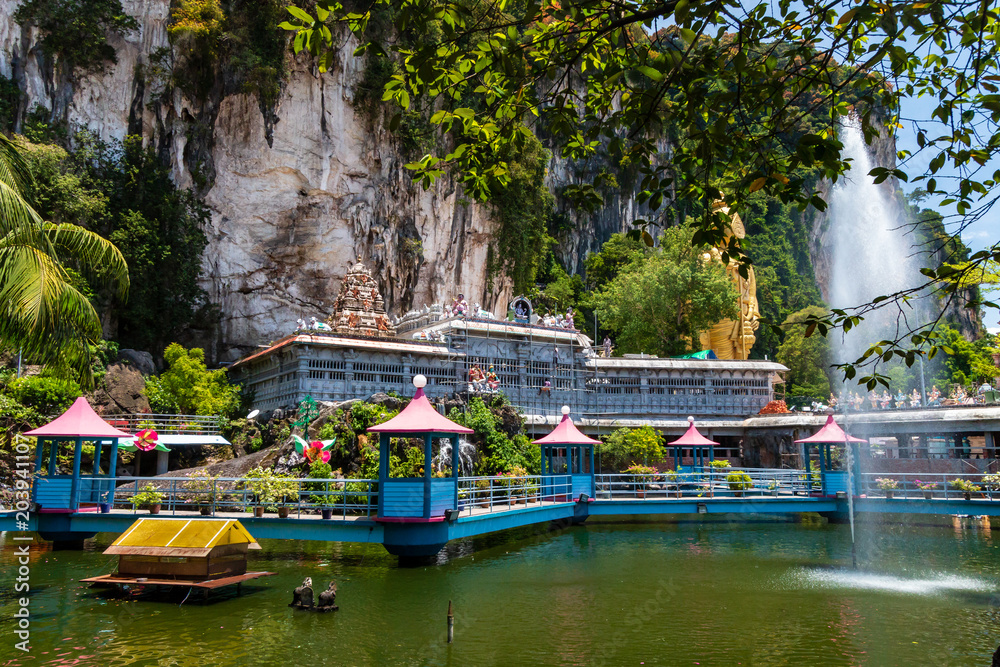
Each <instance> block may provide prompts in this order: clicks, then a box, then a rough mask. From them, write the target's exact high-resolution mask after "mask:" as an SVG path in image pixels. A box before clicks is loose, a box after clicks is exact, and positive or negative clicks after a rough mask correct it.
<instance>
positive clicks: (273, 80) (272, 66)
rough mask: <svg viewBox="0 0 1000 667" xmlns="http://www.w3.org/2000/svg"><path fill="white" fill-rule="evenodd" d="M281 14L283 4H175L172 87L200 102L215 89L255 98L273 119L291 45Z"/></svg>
mask: <svg viewBox="0 0 1000 667" xmlns="http://www.w3.org/2000/svg"><path fill="white" fill-rule="evenodd" d="M283 12H284V9H283V3H282V2H281V0H222V1H220V0H180V1H179V2H177V3H175V4H174V6H173V8H172V9H171V12H170V25H169V26H168V27H167V34H168V35H169V37H170V42H171V44H172V45H173V47H174V49H175V58H174V61H173V63H172V66H171V67H170V68H169V69H170V72H169V74H170V77H169V78H170V81H171V82H172V83H173V85H175V86H177V87H179V88H180V89H181V90H183V91H185V92H187V93H188V94H190V95H193V96H194V97H197V98H206V97H207V96H208V94H209V92H210V91H211V89H212V87H213V86H215V85H216V84H217V83H218V84H221V86H222V88H223V91H224V93H225V94H228V93H235V92H242V93H254V94H256V95H257V99H258V101H259V103H260V106H261V110H262V112H265V113H266V114H270V113H271V111H270V110H272V109H273V108H274V106H275V105H276V104H277V102H278V96H279V94H280V93H281V83H282V81H283V80H284V77H285V74H286V68H285V51H286V49H287V39H286V37H285V35H284V34H283V33H282V32H281V31H280V30H277V29H276V26H277V24H278V23H279V22H280V21H281V16H282V14H283ZM219 74H221V76H218V75H219ZM380 95H381V93H380Z"/></svg>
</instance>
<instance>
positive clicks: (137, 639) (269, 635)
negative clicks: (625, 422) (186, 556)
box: [0, 518, 1000, 665]
mask: <svg viewBox="0 0 1000 667" xmlns="http://www.w3.org/2000/svg"><path fill="white" fill-rule="evenodd" d="M858 535H859V543H858V551H857V553H858V566H859V567H858V569H857V570H853V569H851V567H850V565H851V556H850V552H851V550H850V531H849V528H848V527H847V526H839V525H828V524H826V523H825V522H823V521H815V522H805V523H785V522H773V521H760V522H746V521H741V522H729V521H725V520H720V521H712V522H688V521H677V520H676V518H660V520H659V521H653V520H647V519H645V518H643V519H639V520H629V519H622V520H618V521H615V522H606V523H597V522H593V523H590V522H588V524H587V525H584V526H578V527H567V528H562V529H557V530H542V529H532V530H523V531H518V532H510V533H504V534H500V535H493V536H487V537H485V538H482V539H477V540H467V541H463V542H458V543H455V544H451V545H449V547H448V549H447V551H446V552H445V553H444V554H443V555H442V556H441V557H440V558H439V559H438V562H437V563H434V564H424V565H420V566H410V567H401V566H400V565H399V564H398V563H397V561H396V559H395V558H393V557H391V556H388V555H387V554H386V553H385V552H384V551H383V549H382V547H381V546H379V545H375V544H372V545H363V544H340V543H321V542H294V541H287V542H283V541H274V540H265V541H263V542H262V546H263V550H262V551H260V552H252V553H251V559H252V561H253V562H252V563H251V569H255V570H259V569H267V570H271V571H274V572H277V576H273V577H268V578H264V579H260V580H257V581H255V582H250V583H248V584H245V585H244V588H243V595H242V596H241V597H237V596H236V595H235V590H230V591H229V592H216V593H214V594H213V597H212V598H211V599H210V600H209V602H208V603H202V602H201V601H196V600H195V599H194V598H195V596H192V599H191V600H189V601H188V602H186V603H185V604H184V605H183V606H179V605H178V603H179V602H180V599H179V598H152V597H149V596H147V595H143V596H141V597H138V598H136V597H128V596H125V597H122V596H115V595H111V594H109V593H106V592H101V591H100V590H97V589H91V588H88V587H87V586H86V585H85V584H80V583H77V580H78V579H80V578H83V577H87V576H93V575H97V574H102V573H107V572H110V571H112V570H113V568H114V564H115V558H114V557H111V556H104V555H102V554H101V551H103V550H104V548H106V547H107V546H108V545H109V544H110V542H111V540H112V539H113V538H114V536H113V535H105V534H102V535H98V537H97V538H96V539H94V540H91V541H88V543H87V550H86V551H77V552H74V551H56V552H53V551H50V550H46V549H44V548H36V549H35V550H34V551H33V552H32V569H31V586H32V592H31V610H32V625H31V632H32V635H31V643H32V651H31V653H30V654H27V655H25V654H21V653H20V652H18V651H16V650H14V649H13V648H12V644H13V641H14V640H13V639H12V638H13V634H12V631H13V629H14V624H13V622H12V613H13V609H14V605H15V604H16V603H15V601H14V593H13V591H12V583H13V576H14V575H13V572H14V570H15V558H14V555H13V546H12V543H11V541H10V536H9V535H7V536H5V538H6V540H7V541H5V542H4V543H3V544H2V547H3V549H2V559H0V566H2V571H3V572H4V575H3V576H4V582H3V587H2V589H0V591H2V594H3V598H2V605H3V607H2V621H0V623H2V625H0V627H2V628H3V633H2V635H3V637H4V639H3V647H2V648H0V656H3V657H2V658H0V664H2V665H235V664H240V665H280V664H282V663H287V664H303V665H322V664H343V665H628V664H632V665H639V664H645V665H740V664H742V665H858V664H871V665H885V664H899V665H973V664H980V665H986V664H989V661H990V655H991V654H992V652H993V651H994V650H995V649H996V647H997V645H998V644H1000V632H998V621H1000V606H998V605H1000V602H998V599H997V597H996V591H997V590H998V586H1000V558H998V553H1000V552H998V545H1000V541H996V540H995V539H994V537H993V536H992V535H991V534H990V533H989V531H984V530H982V529H972V528H966V529H961V530H959V529H953V528H951V527H941V526H930V525H912V524H911V525H899V524H882V525H871V524H869V525H864V526H859V529H858ZM997 538H1000V535H998V536H997ZM305 576H312V578H313V580H314V586H315V588H316V589H317V591H318V590H319V589H322V588H325V587H326V583H327V582H328V581H329V580H330V579H331V578H333V579H336V580H337V582H338V586H339V593H338V597H337V602H338V604H339V605H340V611H339V612H334V613H328V614H316V613H308V612H302V611H294V610H292V609H290V608H289V607H288V606H287V605H288V603H289V602H290V601H291V590H292V589H293V588H294V587H295V586H297V585H299V584H300V582H301V581H302V579H303V578H304V577H305ZM449 600H451V601H452V602H453V603H454V609H455V643H454V644H453V645H451V646H449V645H448V644H447V643H446V641H445V630H446V613H447V608H448V601H449Z"/></svg>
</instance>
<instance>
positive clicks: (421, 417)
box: [368, 388, 473, 433]
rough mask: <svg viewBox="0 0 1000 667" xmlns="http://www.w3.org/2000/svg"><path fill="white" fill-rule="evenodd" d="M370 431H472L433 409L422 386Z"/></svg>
mask: <svg viewBox="0 0 1000 667" xmlns="http://www.w3.org/2000/svg"><path fill="white" fill-rule="evenodd" d="M368 431H369V432H370V433H472V432H473V430H472V429H471V428H466V427H464V426H462V425H461V424H456V423H455V422H453V421H451V420H450V419H448V418H447V417H445V416H444V415H442V414H441V413H440V412H438V411H437V410H435V409H434V406H433V405H431V402H430V401H429V400H427V396H426V395H424V390H423V388H419V389H417V393H416V394H414V395H413V400H412V401H410V404H409V405H407V406H406V407H405V408H403V410H402V412H400V413H399V414H398V415H396V416H395V417H393V418H392V419H390V420H389V421H387V422H386V423H384V424H379V425H378V426H372V427H371V428H369V429H368Z"/></svg>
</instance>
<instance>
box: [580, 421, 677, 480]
mask: <svg viewBox="0 0 1000 667" xmlns="http://www.w3.org/2000/svg"><path fill="white" fill-rule="evenodd" d="M594 447H595V449H594V453H595V454H600V465H601V469H602V470H618V471H620V470H624V469H625V468H627V467H629V466H630V465H632V464H634V463H639V464H650V463H659V462H660V461H662V460H663V456H664V449H663V436H662V435H660V432H659V431H657V430H656V429H654V428H653V427H652V426H642V427H640V428H620V429H618V430H617V431H614V432H613V433H612V434H611V435H609V436H608V437H607V438H605V439H604V441H603V442H602V443H601V444H599V445H595V446H594Z"/></svg>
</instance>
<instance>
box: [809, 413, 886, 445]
mask: <svg viewBox="0 0 1000 667" xmlns="http://www.w3.org/2000/svg"><path fill="white" fill-rule="evenodd" d="M795 442H808V443H830V444H836V443H843V442H868V441H867V440H865V439H863V438H855V437H854V436H852V435H847V434H846V433H844V429H842V428H840V426H839V425H838V424H837V422H835V421H834V420H833V415H827V417H826V424H824V425H823V428H821V429H820V430H818V431H816V433H814V434H813V435H811V436H809V437H808V438H802V439H801V440H796V441H795Z"/></svg>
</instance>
